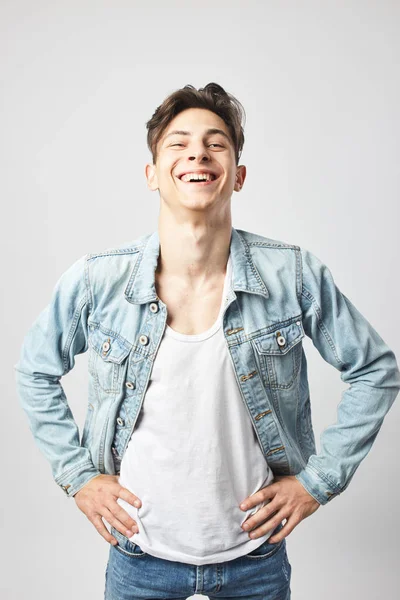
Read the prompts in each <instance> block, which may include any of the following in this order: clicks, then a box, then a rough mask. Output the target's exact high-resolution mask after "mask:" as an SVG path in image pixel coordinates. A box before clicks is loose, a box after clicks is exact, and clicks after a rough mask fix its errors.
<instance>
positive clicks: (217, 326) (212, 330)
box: [165, 255, 232, 342]
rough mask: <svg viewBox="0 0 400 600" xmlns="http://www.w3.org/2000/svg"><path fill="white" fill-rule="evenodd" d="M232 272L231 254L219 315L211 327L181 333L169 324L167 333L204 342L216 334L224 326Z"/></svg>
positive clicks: (184, 340)
mask: <svg viewBox="0 0 400 600" xmlns="http://www.w3.org/2000/svg"><path fill="white" fill-rule="evenodd" d="M231 273H232V263H231V256H230V255H229V258H228V262H227V265H226V273H225V279H224V288H223V292H222V300H221V306H220V309H219V313H218V317H217V319H216V321H215V322H214V323H213V325H211V327H209V328H208V329H207V330H206V331H202V332H201V333H195V334H186V333H180V332H179V331H175V329H172V327H170V326H169V325H168V324H167V325H166V327H165V335H167V336H169V337H172V338H174V339H176V340H179V341H181V342H202V341H203V340H206V339H208V338H210V337H211V336H212V335H214V334H215V333H217V331H218V330H219V329H220V328H221V327H222V314H223V310H224V308H225V304H226V302H227V290H228V282H229V281H230V279H231Z"/></svg>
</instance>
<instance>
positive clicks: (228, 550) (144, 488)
mask: <svg viewBox="0 0 400 600" xmlns="http://www.w3.org/2000/svg"><path fill="white" fill-rule="evenodd" d="M231 275H232V265H231V259H230V258H229V260H228V263H227V271H226V276H225V282H224V291H223V295H222V302H221V308H220V312H219V315H218V318H217V320H216V321H215V323H214V324H213V325H212V326H211V327H210V328H209V329H208V330H207V331H204V332H203V333H200V334H198V335H184V334H182V333H178V332H176V331H174V330H173V329H171V327H169V325H166V329H165V332H164V336H163V338H162V340H161V343H160V346H159V349H158V352H157V356H156V358H155V362H154V365H153V370H152V373H151V379H150V381H149V385H148V388H147V391H146V395H145V398H144V401H143V406H142V411H141V413H140V415H139V417H138V420H137V423H136V426H135V429H134V432H133V434H132V437H131V439H130V441H129V444H128V447H127V449H126V452H125V454H124V456H123V458H122V462H121V471H120V477H119V482H120V484H121V485H122V486H124V487H126V488H128V489H129V490H130V491H132V492H133V493H134V494H136V495H137V496H138V497H139V498H140V499H141V501H142V506H141V507H140V508H139V509H136V508H135V507H134V506H132V505H131V504H129V503H127V502H125V501H124V500H122V499H118V503H119V504H120V505H121V506H122V507H123V508H124V509H125V510H126V511H127V512H128V513H129V514H130V515H131V516H132V518H133V519H134V520H135V521H136V522H137V524H138V529H139V533H136V534H133V535H132V536H131V537H130V540H131V541H132V542H134V543H136V544H138V545H139V546H140V547H141V548H142V550H143V551H144V552H147V553H148V554H151V555H153V556H156V557H158V558H163V559H167V560H173V561H178V562H183V563H188V564H193V565H204V564H207V563H217V562H224V561H228V560H232V559H234V558H237V557H239V556H243V555H244V554H247V553H248V552H251V551H252V550H254V549H255V548H257V547H258V546H260V544H262V543H263V542H264V541H265V540H266V539H267V538H268V537H269V536H270V535H271V533H272V531H269V532H267V533H266V534H264V535H263V536H262V537H259V538H256V539H250V538H249V537H248V532H246V531H244V530H243V529H242V528H241V524H242V523H243V522H244V521H245V520H246V519H247V517H249V516H250V514H253V513H255V512H256V511H257V510H258V509H259V508H261V507H262V506H264V505H265V504H266V503H267V502H268V501H266V502H263V503H260V504H258V505H257V506H256V507H253V508H251V509H249V510H247V511H242V510H241V509H240V508H239V504H240V503H241V502H242V501H243V500H244V499H245V498H246V497H247V496H249V495H250V494H253V493H255V492H256V491H258V490H259V489H261V488H262V487H265V486H266V485H268V484H269V483H271V482H272V481H273V473H272V471H271V469H270V468H269V466H268V464H267V462H266V460H265V458H264V456H263V454H262V451H261V447H260V445H259V442H258V440H257V436H256V433H255V431H254V428H253V425H252V423H251V420H250V416H249V414H248V412H247V408H246V406H245V404H244V400H243V398H242V397H241V393H240V390H239V387H238V384H237V381H236V378H235V372H234V369H233V366H232V363H231V358H230V356H229V351H228V348H227V345H226V341H225V338H224V334H223V330H222V313H223V309H224V308H225V304H226V296H227V291H228V285H229V284H230V282H231Z"/></svg>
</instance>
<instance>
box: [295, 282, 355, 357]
mask: <svg viewBox="0 0 400 600" xmlns="http://www.w3.org/2000/svg"><path fill="white" fill-rule="evenodd" d="M302 295H303V296H304V298H306V299H307V300H309V301H310V302H311V306H312V308H313V310H314V312H315V314H316V316H317V319H318V327H319V328H320V330H321V331H322V333H323V334H324V336H325V339H326V341H327V342H328V345H329V347H330V349H331V350H332V352H333V355H334V357H335V358H336V360H337V362H338V363H339V365H342V366H344V364H345V363H344V362H343V361H342V360H340V358H339V356H338V353H337V351H336V347H335V344H334V342H333V339H332V336H331V335H330V333H329V331H328V330H327V328H326V325H325V323H324V322H323V320H322V316H321V309H320V307H319V306H318V303H317V302H316V300H315V298H314V297H313V295H312V294H311V293H310V292H309V291H308V290H307V289H306V287H305V286H304V284H303V290H302Z"/></svg>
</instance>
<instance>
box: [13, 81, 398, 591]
mask: <svg viewBox="0 0 400 600" xmlns="http://www.w3.org/2000/svg"><path fill="white" fill-rule="evenodd" d="M242 117H243V113H242V106H241V104H240V103H239V102H238V101H237V100H236V99H235V98H234V97H233V96H231V95H230V94H227V93H226V92H225V91H224V90H223V88H221V87H220V86H218V85H217V84H208V85H207V86H206V87H205V88H201V89H199V90H196V89H195V88H193V87H192V86H185V87H184V88H182V89H180V90H177V91H176V92H174V93H173V94H171V95H170V96H169V97H168V98H166V100H165V101H164V102H163V104H162V105H161V106H159V107H158V109H157V110H156V111H155V113H154V115H153V117H152V118H151V120H150V121H149V122H148V123H147V127H148V145H149V148H150V150H151V152H152V158H153V163H152V164H147V165H146V177H147V182H148V186H149V188H150V189H151V190H153V191H155V190H158V192H159V196H160V213H159V221H158V229H157V230H156V231H155V232H153V233H152V234H147V235H143V236H142V237H139V238H138V239H136V240H134V241H133V242H132V243H129V244H127V245H123V246H120V247H117V248H111V249H106V250H104V251H103V252H98V253H93V254H87V255H85V256H83V257H81V258H80V259H79V260H77V261H76V262H75V263H74V264H73V265H72V266H71V267H70V268H69V269H68V270H67V271H66V272H65V273H64V274H63V275H62V277H61V278H60V279H59V281H58V282H57V285H56V287H55V290H54V293H53V297H52V299H51V301H50V304H49V305H48V307H47V308H46V309H45V310H44V311H43V313H42V314H41V315H40V316H39V317H38V319H37V320H36V322H35V323H34V324H33V326H32V328H31V330H30V331H29V332H28V334H27V336H26V339H25V341H24V344H23V348H22V352H21V357H20V361H19V363H18V364H17V365H16V367H15V368H16V370H17V381H18V390H19V396H20V399H21V402H22V406H23V408H24V409H25V411H26V413H27V415H28V417H29V421H30V425H31V428H32V431H33V434H34V436H35V438H36V441H37V443H38V445H39V447H40V448H41V450H42V451H43V453H44V454H45V455H46V457H47V458H48V460H49V461H50V463H51V466H52V470H53V475H54V478H55V481H56V483H58V485H60V486H61V488H62V489H63V490H64V491H65V493H66V494H67V496H69V497H71V496H73V497H74V498H75V501H76V504H77V506H78V507H79V509H80V510H81V511H82V512H83V513H84V514H85V515H86V516H87V517H88V519H89V520H90V521H91V522H92V523H93V525H94V526H95V527H96V529H97V530H98V532H99V534H100V535H101V536H103V537H104V539H106V540H107V541H108V542H110V543H111V546H110V556H109V561H108V565H107V571H106V590H105V597H106V598H107V599H109V600H111V599H112V600H122V599H130V600H134V599H135V600H136V599H138V598H174V599H179V598H182V599H183V598H187V597H188V596H191V595H193V594H205V595H208V596H209V598H210V599H212V598H214V597H215V598H217V597H218V598H220V599H221V598H224V597H226V598H228V597H229V598H233V597H235V598H246V600H251V599H253V598H254V599H255V598H271V599H272V598H274V599H275V600H277V599H278V598H279V599H288V598H290V576H291V566H290V563H289V561H288V557H287V553H286V539H285V538H286V537H287V536H288V535H289V534H290V533H291V532H292V531H293V529H294V528H295V527H296V526H297V525H298V524H299V523H300V521H302V520H303V519H304V518H306V517H308V516H310V515H311V514H312V513H314V512H315V511H316V510H317V509H318V508H319V507H320V505H324V504H326V503H327V502H329V501H331V500H332V499H333V498H334V497H335V496H337V495H338V494H340V493H341V492H342V491H344V490H345V489H346V487H347V486H348V484H349V482H350V480H351V478H352V477H353V475H354V473H355V471H356V469H357V467H358V466H359V464H360V462H361V461H362V460H363V458H364V457H365V456H366V455H367V453H368V451H369V450H370V448H371V446H372V443H373V441H374V439H375V438H376V435H377V433H378V431H379V428H380V426H381V424H382V422H383V419H384V417H385V415H386V413H387V412H388V410H389V409H390V407H391V405H392V403H393V401H394V400H395V398H396V396H397V394H398V390H399V389H400V373H399V369H398V366H397V362H396V358H395V356H394V354H393V352H392V351H391V350H390V349H389V348H388V346H387V345H386V344H385V342H384V341H383V340H382V338H381V337H380V336H379V335H378V333H377V332H376V331H375V330H374V329H373V328H372V326H371V325H370V324H369V323H368V321H367V320H366V319H365V318H364V317H363V316H362V315H361V314H360V312H359V311H358V310H357V309H356V308H355V307H354V305H353V304H352V303H351V302H350V300H349V299H348V298H347V297H346V296H345V295H344V294H343V293H341V292H340V290H339V289H338V288H337V286H336V285H335V282H334V280H333V277H332V275H331V273H330V271H329V269H328V268H327V267H326V265H324V264H323V263H322V262H321V261H320V260H319V259H318V258H317V257H316V256H315V255H313V254H312V253H311V252H309V251H308V250H305V249H302V248H300V247H299V246H296V245H293V244H289V243H286V242H283V241H279V240H275V239H269V238H266V237H263V236H261V235H257V234H254V233H250V232H247V231H244V230H240V229H235V228H233V227H232V221H231V196H232V193H233V191H236V192H239V191H240V190H241V188H242V187H243V184H244V181H245V178H246V167H245V166H244V165H239V164H238V163H239V158H240V153H241V150H242V146H243V142H244V135H243V127H242ZM305 335H307V336H309V337H310V338H311V339H312V341H313V344H314V345H315V347H316V348H317V349H318V351H319V352H320V354H321V356H322V357H323V359H324V360H325V361H327V362H329V363H330V364H331V365H332V366H334V367H335V368H336V369H338V370H339V371H340V372H341V378H342V380H343V381H344V382H345V383H349V384H350V386H349V388H348V389H346V390H345V391H344V393H343V396H342V401H341V403H340V405H339V407H338V420H337V422H336V423H335V424H334V425H332V426H330V427H328V428H327V429H326V430H325V431H324V432H323V433H322V435H321V450H320V452H319V453H318V454H317V453H316V447H315V438H314V433H313V429H312V423H311V411H310V396H309V388H308V380H307V363H306V356H305V354H304V350H303V347H302V340H303V338H304V336H305ZM87 350H88V351H89V383H90V386H89V404H88V412H87V418H86V422H85V425H84V429H83V432H82V438H81V439H80V437H79V432H78V428H77V425H76V423H75V422H74V420H73V418H72V415H71V412H70V411H69V408H68V404H67V400H66V398H65V395H64V392H63V388H62V386H61V384H60V379H61V377H62V376H63V375H65V374H66V373H67V372H68V371H70V370H71V369H72V368H73V366H74V356H75V355H77V354H79V353H81V352H85V351H87ZM103 519H104V520H105V521H106V522H108V524H109V525H110V526H111V533H109V531H108V530H107V528H106V526H105V523H104V521H103ZM214 594H215V596H214Z"/></svg>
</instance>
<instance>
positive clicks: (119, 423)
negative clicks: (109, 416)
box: [117, 417, 124, 426]
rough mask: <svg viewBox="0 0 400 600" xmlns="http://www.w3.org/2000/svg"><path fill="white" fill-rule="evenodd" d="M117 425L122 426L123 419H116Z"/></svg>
mask: <svg viewBox="0 0 400 600" xmlns="http://www.w3.org/2000/svg"><path fill="white" fill-rule="evenodd" d="M117 423H118V425H121V426H122V425H124V420H123V419H121V417H118V419H117Z"/></svg>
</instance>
